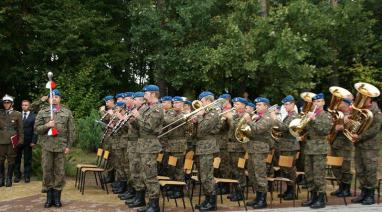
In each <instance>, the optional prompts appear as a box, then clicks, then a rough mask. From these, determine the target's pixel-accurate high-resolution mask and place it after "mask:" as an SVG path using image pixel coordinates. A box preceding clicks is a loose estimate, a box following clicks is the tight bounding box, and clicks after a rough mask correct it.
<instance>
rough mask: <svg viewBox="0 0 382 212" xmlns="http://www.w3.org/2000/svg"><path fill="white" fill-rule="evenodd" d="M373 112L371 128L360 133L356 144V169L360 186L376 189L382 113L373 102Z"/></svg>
mask: <svg viewBox="0 0 382 212" xmlns="http://www.w3.org/2000/svg"><path fill="white" fill-rule="evenodd" d="M370 110H371V112H372V113H373V115H374V118H373V122H372V123H371V125H370V128H369V129H367V130H366V131H365V132H364V133H363V134H361V135H360V137H359V140H358V142H357V143H356V144H355V155H354V158H355V160H354V161H355V170H356V175H357V179H358V180H359V183H360V188H366V189H372V190H373V194H374V189H375V187H376V186H377V172H378V159H379V158H380V157H379V150H380V140H379V139H378V133H379V132H380V130H381V123H382V114H381V111H380V109H379V108H378V106H377V105H376V104H375V103H373V106H372V107H371V109H370Z"/></svg>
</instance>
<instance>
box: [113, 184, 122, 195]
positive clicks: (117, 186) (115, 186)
mask: <svg viewBox="0 0 382 212" xmlns="http://www.w3.org/2000/svg"><path fill="white" fill-rule="evenodd" d="M121 183H122V182H120V181H115V182H114V183H112V184H111V191H112V192H113V193H114V194H115V192H116V191H117V190H119V189H120V187H121Z"/></svg>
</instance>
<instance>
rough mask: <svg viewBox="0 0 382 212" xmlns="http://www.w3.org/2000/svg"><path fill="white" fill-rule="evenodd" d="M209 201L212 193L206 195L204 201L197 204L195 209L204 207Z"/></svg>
mask: <svg viewBox="0 0 382 212" xmlns="http://www.w3.org/2000/svg"><path fill="white" fill-rule="evenodd" d="M209 201H210V195H206V196H205V198H204V201H203V202H202V203H201V204H200V205H199V204H196V205H195V209H200V208H201V207H204V206H205V205H207V203H208V202H209Z"/></svg>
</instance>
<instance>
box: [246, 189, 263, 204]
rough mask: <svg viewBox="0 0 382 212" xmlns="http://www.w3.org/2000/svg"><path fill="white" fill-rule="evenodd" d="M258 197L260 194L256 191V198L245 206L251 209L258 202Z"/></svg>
mask: <svg viewBox="0 0 382 212" xmlns="http://www.w3.org/2000/svg"><path fill="white" fill-rule="evenodd" d="M260 195H261V193H260V192H258V191H256V198H255V199H254V200H252V201H249V202H247V204H246V205H247V206H251V207H253V206H255V205H256V204H257V202H258V201H259V198H260Z"/></svg>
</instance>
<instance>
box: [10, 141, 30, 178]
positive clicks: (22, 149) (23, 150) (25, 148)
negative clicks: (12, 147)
mask: <svg viewBox="0 0 382 212" xmlns="http://www.w3.org/2000/svg"><path fill="white" fill-rule="evenodd" d="M23 154H24V177H30V174H31V171H32V147H31V146H30V144H29V143H27V144H23V145H20V146H19V147H18V148H17V156H16V161H15V171H14V172H15V175H16V176H18V177H20V176H21V169H20V168H21V158H22V156H23Z"/></svg>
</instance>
